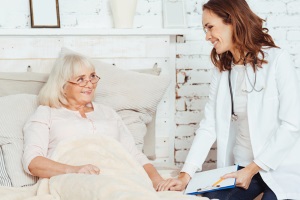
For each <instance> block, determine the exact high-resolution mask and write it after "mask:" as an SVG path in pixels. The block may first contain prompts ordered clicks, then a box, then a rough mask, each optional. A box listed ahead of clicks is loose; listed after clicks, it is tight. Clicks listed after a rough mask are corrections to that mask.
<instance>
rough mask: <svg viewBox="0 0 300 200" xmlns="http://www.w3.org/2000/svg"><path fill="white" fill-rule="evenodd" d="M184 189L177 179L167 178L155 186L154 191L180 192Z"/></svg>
mask: <svg viewBox="0 0 300 200" xmlns="http://www.w3.org/2000/svg"><path fill="white" fill-rule="evenodd" d="M182 188H183V189H184V188H185V187H184V186H183V182H182V181H181V180H179V179H174V178H169V179H167V180H163V181H161V182H159V183H158V184H157V186H156V188H155V189H156V191H168V190H170V191H181V190H183V189H182Z"/></svg>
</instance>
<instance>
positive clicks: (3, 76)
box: [0, 72, 49, 96]
mask: <svg viewBox="0 0 300 200" xmlns="http://www.w3.org/2000/svg"><path fill="white" fill-rule="evenodd" d="M48 76H49V75H48V74H42V73H28V72H22V73H20V72H19V73H13V72H0V96H6V95H12V94H20V93H24V94H38V92H39V91H40V89H41V88H42V87H43V85H44V83H45V82H46V81H47V79H48Z"/></svg>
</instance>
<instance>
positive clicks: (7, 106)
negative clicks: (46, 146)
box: [0, 94, 37, 187]
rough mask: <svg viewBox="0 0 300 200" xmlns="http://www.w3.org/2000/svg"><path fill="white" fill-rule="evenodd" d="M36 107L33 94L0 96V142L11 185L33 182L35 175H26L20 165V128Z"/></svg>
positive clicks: (21, 135) (19, 185)
mask: <svg viewBox="0 0 300 200" xmlns="http://www.w3.org/2000/svg"><path fill="white" fill-rule="evenodd" d="M36 107H37V99H36V96H35V95H30V94H17V95H9V96H5V97H0V110H1V112H0V122H1V123H0V144H3V145H2V146H1V148H2V153H3V158H4V163H5V167H6V170H7V173H8V175H9V177H10V179H11V182H12V186H14V187H22V186H26V185H31V184H34V183H35V182H36V181H37V178H36V177H32V176H29V175H27V174H26V173H25V172H24V170H23V167H22V163H21V158H22V154H23V133H22V129H23V126H24V124H25V122H26V120H27V119H28V118H29V116H30V115H31V114H32V113H33V112H34V110H35V109H36Z"/></svg>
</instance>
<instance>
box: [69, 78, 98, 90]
mask: <svg viewBox="0 0 300 200" xmlns="http://www.w3.org/2000/svg"><path fill="white" fill-rule="evenodd" d="M95 77H97V78H98V80H97V81H96V82H95V83H93V82H92V79H90V80H86V79H84V80H83V81H82V82H81V83H85V85H80V83H75V82H72V81H67V82H68V83H72V84H75V85H78V86H79V87H85V86H86V85H87V84H88V82H91V84H93V85H94V84H96V83H98V82H99V80H100V79H101V78H100V77H99V76H97V75H95Z"/></svg>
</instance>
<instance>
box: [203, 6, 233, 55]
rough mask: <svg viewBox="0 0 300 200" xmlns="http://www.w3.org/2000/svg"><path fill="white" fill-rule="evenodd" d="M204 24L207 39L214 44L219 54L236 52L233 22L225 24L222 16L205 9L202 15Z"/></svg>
mask: <svg viewBox="0 0 300 200" xmlns="http://www.w3.org/2000/svg"><path fill="white" fill-rule="evenodd" d="M202 25H203V28H204V30H205V32H206V36H205V39H206V40H208V41H210V42H211V43H212V44H213V46H214V48H215V49H216V52H217V53H218V54H221V53H224V52H226V51H231V52H232V53H233V52H234V45H233V42H232V35H233V31H232V25H231V24H225V23H224V22H223V20H222V18H220V17H219V16H217V15H216V14H215V13H213V12H212V11H210V10H208V9H205V10H204V11H203V15H202Z"/></svg>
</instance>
